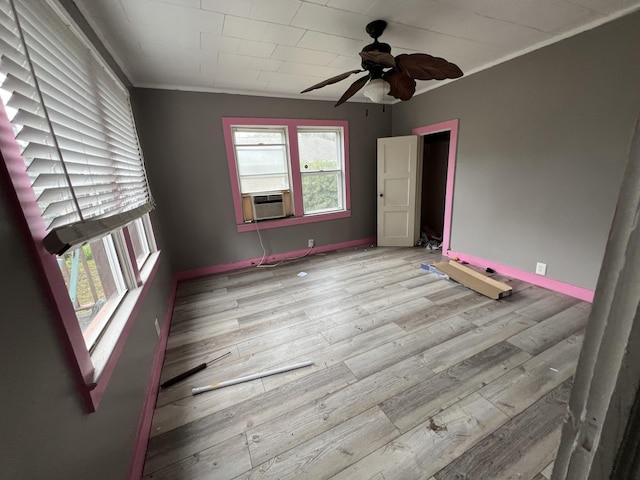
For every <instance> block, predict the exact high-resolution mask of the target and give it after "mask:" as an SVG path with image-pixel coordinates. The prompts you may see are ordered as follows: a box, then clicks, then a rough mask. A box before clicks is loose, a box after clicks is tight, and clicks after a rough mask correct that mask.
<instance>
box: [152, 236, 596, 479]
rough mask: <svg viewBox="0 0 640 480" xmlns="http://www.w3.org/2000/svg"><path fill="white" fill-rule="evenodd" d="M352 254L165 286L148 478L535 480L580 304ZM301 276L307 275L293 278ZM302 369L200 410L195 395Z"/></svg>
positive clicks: (228, 393)
mask: <svg viewBox="0 0 640 480" xmlns="http://www.w3.org/2000/svg"><path fill="white" fill-rule="evenodd" d="M440 259H441V257H440V255H439V254H435V253H431V252H429V251H428V250H425V249H421V248H374V247H368V248H356V249H346V250H341V251H338V252H332V253H329V254H322V255H312V256H309V257H306V258H303V259H300V260H295V261H291V262H285V263H283V264H282V265H279V266H277V267H274V268H253V269H249V270H242V271H237V272H231V273H228V274H223V275H215V276H210V277H205V278H199V279H195V280H190V281H185V282H182V283H180V284H179V286H178V292H177V296H176V304H175V308H174V312H173V320H172V325H171V333H170V336H169V340H168V347H167V352H166V356H165V362H164V366H163V371H162V380H161V381H165V380H166V379H168V378H170V377H172V376H174V375H176V374H178V373H180V372H183V371H185V370H188V369H189V368H191V367H193V366H195V365H198V364H200V363H202V362H203V361H208V360H211V359H213V358H215V357H218V356H220V355H223V354H225V353H227V352H231V355H228V356H227V357H225V358H224V359H222V360H220V361H218V362H216V363H214V364H212V365H211V366H209V367H208V368H207V369H205V370H203V371H201V372H199V373H197V374H196V375H194V376H192V377H190V378H188V379H187V380H184V381H182V382H180V383H178V384H176V385H174V386H172V387H170V388H167V389H163V390H161V391H160V393H159V396H158V402H157V405H156V409H155V413H154V418H153V424H152V431H151V438H150V441H149V448H148V451H147V457H146V462H145V469H144V475H145V477H144V478H145V479H171V480H192V479H216V480H223V479H234V478H237V479H257V478H268V479H286V478H296V479H297V478H308V479H314V480H316V479H323V478H336V479H349V480H350V479H367V480H368V479H375V480H389V479H392V478H396V479H402V480H412V479H424V480H448V479H452V480H454V479H464V480H480V479H486V480H498V479H500V480H502V479H519V480H527V479H547V478H550V476H551V470H552V468H553V460H554V458H555V454H556V450H557V448H558V444H559V441H560V429H561V426H562V421H563V418H564V414H565V410H566V404H567V401H568V398H569V394H570V389H571V381H572V376H573V374H574V373H575V368H576V364H577V360H578V354H579V351H580V347H581V343H582V338H583V334H584V328H585V326H586V322H587V319H588V316H589V312H590V305H589V304H586V303H584V302H579V301H578V300H576V299H573V298H570V297H566V296H563V295H560V294H558V293H554V292H550V291H548V290H545V289H542V288H539V287H535V286H532V285H529V284H526V283H524V282H520V281H517V280H511V279H506V278H503V277H500V276H496V278H497V279H499V280H502V281H506V282H509V283H510V284H511V285H512V286H513V290H514V293H513V295H512V296H511V297H507V298H505V299H503V300H500V301H495V300H491V299H489V298H487V297H484V296H482V295H480V294H477V293H475V292H473V291H471V290H469V289H467V288H465V287H463V286H461V285H458V284H456V283H453V282H451V281H449V280H444V279H441V278H439V277H438V276H436V275H434V274H430V273H427V272H426V271H425V270H423V269H421V268H420V264H421V263H422V262H426V263H432V262H435V261H440ZM300 272H305V273H306V274H307V275H306V276H298V273H300ZM306 360H311V361H313V362H314V364H313V366H311V367H306V368H303V369H300V370H296V371H292V372H287V373H282V374H278V375H274V376H271V377H267V378H263V379H258V380H253V381H251V382H246V383H242V384H239V385H235V386H230V387H226V388H223V389H220V390H215V391H211V392H207V393H203V394H201V395H197V396H192V395H191V388H192V387H195V386H204V385H207V384H210V383H215V382H219V381H224V380H228V379H232V378H235V377H239V376H245V375H249V374H252V373H257V372H261V371H265V370H269V369H272V368H277V367H281V366H285V365H289V364H293V363H297V362H301V361H306Z"/></svg>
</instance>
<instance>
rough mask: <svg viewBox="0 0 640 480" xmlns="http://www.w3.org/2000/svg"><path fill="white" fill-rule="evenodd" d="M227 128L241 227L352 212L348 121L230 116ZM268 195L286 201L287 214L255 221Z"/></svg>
mask: <svg viewBox="0 0 640 480" xmlns="http://www.w3.org/2000/svg"><path fill="white" fill-rule="evenodd" d="M222 127H223V130H224V136H225V143H226V147H227V159H228V163H229V177H230V180H231V186H232V193H233V201H234V210H235V218H236V222H237V225H238V231H249V230H254V229H255V228H257V225H255V224H256V222H257V221H260V222H261V225H262V226H264V228H277V227H281V226H285V225H291V224H295V223H310V222H319V221H325V220H333V219H336V218H344V217H349V216H350V215H351V211H350V209H351V205H350V195H349V124H348V122H346V121H344V120H304V119H278V118H226V117H225V118H223V119H222ZM265 194H275V196H274V197H273V198H274V203H277V202H279V201H280V200H279V198H280V199H281V201H282V203H283V210H284V212H285V215H286V218H283V217H281V216H278V217H277V218H276V217H265V218H262V219H259V220H254V219H253V216H252V215H251V209H252V207H254V206H255V203H254V202H255V198H258V197H257V196H262V195H265ZM254 215H255V213H254ZM261 216H262V215H261ZM261 228H262V227H261Z"/></svg>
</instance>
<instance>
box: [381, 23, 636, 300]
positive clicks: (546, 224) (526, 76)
mask: <svg viewBox="0 0 640 480" xmlns="http://www.w3.org/2000/svg"><path fill="white" fill-rule="evenodd" d="M639 45H640V13H636V14H634V15H631V16H628V17H625V18H622V19H619V20H617V21H615V22H612V23H609V24H606V25H603V26H601V27H599V28H597V29H594V30H591V31H588V32H585V33H583V34H580V35H578V36H575V37H572V38H569V39H566V40H564V41H562V42H559V43H557V44H554V45H550V46H548V47H546V48H543V49H541V50H537V51H535V52H532V53H530V54H528V55H526V56H523V57H519V58H517V59H514V60H512V61H509V62H506V63H504V64H501V65H498V66H496V67H494V68H491V69H489V70H486V71H483V72H480V73H477V74H475V75H471V76H469V77H467V78H463V79H461V80H459V81H457V82H454V83H451V84H448V85H444V86H442V87H441V88H438V89H435V90H432V91H430V92H427V93H426V94H423V95H420V96H418V97H416V98H414V99H412V100H411V101H410V102H407V103H400V104H396V105H394V107H393V134H394V135H406V134H408V133H410V132H411V129H412V128H414V127H419V126H423V125H429V124H432V123H436V122H441V121H444V120H450V119H453V118H459V119H460V132H459V139H458V156H457V163H456V165H457V171H456V178H455V179H456V183H455V193H454V205H453V225H452V236H451V249H452V250H454V251H458V252H464V253H467V254H471V255H474V256H477V257H481V258H485V259H488V260H492V261H495V262H498V263H501V264H505V265H508V266H512V267H515V268H518V269H521V270H524V271H528V272H532V271H535V265H536V261H541V262H545V263H547V264H548V270H547V274H548V276H549V277H551V278H554V279H556V280H560V281H563V282H567V283H570V284H574V285H578V286H581V287H585V288H590V289H593V288H595V285H596V279H597V277H598V272H599V268H600V264H601V261H602V257H603V254H604V248H605V243H606V240H607V235H608V232H609V227H610V224H611V220H612V218H613V211H614V207H615V202H616V199H617V193H618V190H619V188H620V182H621V177H622V171H623V166H624V162H625V160H626V158H627V156H628V152H629V145H630V141H631V137H632V133H633V126H634V120H635V115H636V113H637V111H638V107H639V105H640V55H639V54H638V52H639V50H638V46H639Z"/></svg>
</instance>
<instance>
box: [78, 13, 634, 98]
mask: <svg viewBox="0 0 640 480" xmlns="http://www.w3.org/2000/svg"><path fill="white" fill-rule="evenodd" d="M75 2H76V4H77V5H78V7H79V8H80V10H81V12H82V13H83V14H84V16H85V17H86V18H87V20H88V21H89V23H90V24H91V26H92V27H93V28H94V30H95V31H96V32H97V34H98V36H99V37H100V38H101V39H102V41H103V42H104V43H105V45H106V46H107V48H108V49H109V50H110V51H111V53H112V54H113V56H114V58H115V59H116V60H117V61H118V63H119V64H120V65H121V67H122V69H123V71H124V72H125V74H126V75H127V76H128V77H129V79H130V80H131V82H132V83H133V84H134V85H135V86H144V87H158V88H171V89H182V90H202V91H215V92H229V93H245V94H252V95H264V96H279V97H299V98H315V99H327V100H337V99H338V98H339V97H340V96H341V95H342V92H344V90H346V89H347V87H348V86H349V85H350V84H351V82H352V81H354V80H355V79H356V78H358V77H359V76H360V75H357V76H353V77H351V78H350V79H347V80H343V81H342V82H340V83H338V84H335V85H332V86H329V87H325V88H322V89H319V90H315V91H313V92H310V93H306V94H304V95H300V94H299V92H300V91H301V90H303V89H304V88H306V87H309V86H311V85H313V84H316V83H318V82H320V81H322V80H324V79H326V78H329V77H332V76H335V75H337V74H340V73H342V72H345V71H347V70H352V69H356V68H359V66H360V58H359V56H358V52H359V51H360V50H361V49H362V47H363V46H365V45H366V44H368V43H371V41H372V40H371V38H370V37H369V36H368V35H367V33H366V32H365V26H366V24H367V23H369V22H370V21H372V20H376V19H383V20H386V21H387V22H388V23H389V25H388V27H387V29H386V31H385V33H384V34H383V35H382V37H381V38H380V41H383V42H386V43H389V44H390V45H391V47H392V52H391V53H392V54H394V55H398V54H400V53H414V52H424V53H429V54H431V55H434V56H439V57H444V58H446V59H447V60H449V61H450V62H453V63H455V64H457V65H458V66H459V67H460V68H462V70H463V71H464V72H465V74H467V75H468V74H470V73H473V72H476V71H478V70H482V69H484V68H487V67H488V66H491V65H495V64H496V63H499V62H501V61H504V60H506V59H509V58H512V57H514V56H517V55H519V54H522V53H525V52H527V51H530V50H533V49H535V48H538V47H540V46H543V45H546V44H549V43H552V42H554V41H557V40H559V39H561V38H564V37H566V36H568V35H570V34H573V33H575V32H578V31H582V30H586V29H589V28H593V27H594V26H596V25H599V24H601V23H603V22H605V21H608V20H609V19H612V18H616V17H618V16H621V15H623V14H627V13H630V12H632V11H634V10H636V9H638V8H639V7H640V0H99V1H98V0H75ZM417 83H418V87H417V91H418V92H423V91H426V90H428V89H430V88H433V87H434V86H435V84H436V83H437V82H436V81H428V82H422V81H418V82H417ZM353 100H356V101H364V97H363V96H362V94H361V93H359V94H357V95H356V96H354V97H353ZM389 100H390V101H392V100H393V98H391V97H389Z"/></svg>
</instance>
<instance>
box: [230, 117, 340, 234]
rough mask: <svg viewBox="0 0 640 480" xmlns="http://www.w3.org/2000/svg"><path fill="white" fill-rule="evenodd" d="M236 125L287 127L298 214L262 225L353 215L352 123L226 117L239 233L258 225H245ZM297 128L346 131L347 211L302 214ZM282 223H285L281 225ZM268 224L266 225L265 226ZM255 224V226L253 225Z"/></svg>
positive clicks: (309, 221)
mask: <svg viewBox="0 0 640 480" xmlns="http://www.w3.org/2000/svg"><path fill="white" fill-rule="evenodd" d="M236 126H253V127H256V126H277V127H285V128H286V130H287V136H288V143H289V157H290V161H291V177H292V185H291V193H292V197H293V198H292V199H293V209H294V212H296V214H295V216H294V217H292V218H289V219H285V220H282V221H273V222H272V221H269V222H265V223H264V225H265V226H264V227H263V225H262V224H261V225H260V227H259V228H260V229H263V228H277V227H281V226H288V225H296V224H299V223H311V222H320V221H323V220H333V219H335V218H344V217H348V216H350V215H351V213H350V212H351V176H350V173H349V170H350V169H349V122H347V121H346V120H308V119H292V118H249V117H246V118H245V117H223V118H222V129H223V133H224V142H225V148H226V152H227V163H228V165H229V180H230V181H231V191H232V195H233V208H234V213H235V216H236V224H237V225H238V231H239V232H246V231H250V230H256V228H255V224H245V223H244V215H243V213H242V195H241V193H240V184H239V182H238V169H237V167H236V160H235V151H234V148H233V137H232V133H231V127H236ZM298 127H341V128H342V130H343V143H344V181H345V210H344V211H341V212H331V213H327V214H317V215H302V214H300V213H299V212H302V211H303V205H302V183H301V180H300V179H301V176H300V157H299V154H298V135H297V128H298ZM281 222H285V223H282V224H280V223H281ZM267 224H268V225H269V226H266V225H267ZM251 226H253V228H250V227H251Z"/></svg>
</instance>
